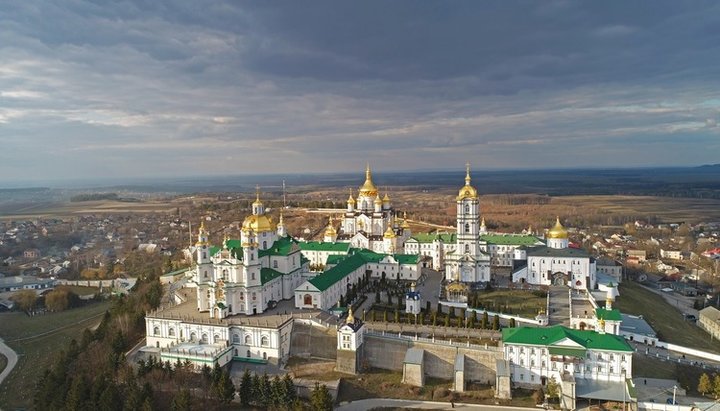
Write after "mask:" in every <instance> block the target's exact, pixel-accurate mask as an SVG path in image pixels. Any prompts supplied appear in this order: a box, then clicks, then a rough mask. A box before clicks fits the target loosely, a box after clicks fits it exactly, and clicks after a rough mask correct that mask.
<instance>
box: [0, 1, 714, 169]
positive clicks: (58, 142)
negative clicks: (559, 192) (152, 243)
mask: <svg viewBox="0 0 720 411" xmlns="http://www.w3.org/2000/svg"><path fill="white" fill-rule="evenodd" d="M718 16H720V5H719V4H717V3H716V2H711V1H698V2H692V3H681V2H675V1H652V2H649V1H648V2H630V3H628V2H621V1H610V2H570V1H549V2H535V1H514V2H506V1H498V2H477V1H458V2H415V1H412V2H411V1H394V2H384V1H383V2H380V1H369V2H368V1H365V2H336V1H327V2H312V3H306V2H295V1H286V2H243V3H237V2H221V1H207V2H194V1H185V2H176V1H172V2H169V1H168V2H163V1H117V2H110V3H108V2H81V1H71V0H68V1H63V2H55V3H40V2H34V1H24V2H14V3H11V4H8V5H6V6H5V7H3V9H2V10H0V38H2V39H3V42H1V43H0V144H3V147H4V149H3V150H0V172H1V173H2V175H3V176H4V177H3V178H4V179H8V180H12V179H19V178H29V179H42V178H46V177H47V176H50V175H52V176H53V177H68V178H71V177H72V178H75V177H84V176H86V175H88V174H90V175H96V176H138V175H144V174H147V173H151V174H155V175H168V174H169V175H171V174H192V173H209V174H228V173H232V172H238V173H244V172H278V171H281V172H292V171H297V170H303V169H305V168H307V164H314V166H313V169H317V170H318V171H335V170H339V169H345V168H347V167H355V168H362V165H363V164H364V163H365V161H366V160H367V159H370V160H373V159H375V160H376V161H375V162H376V163H378V164H376V167H378V168H379V169H383V168H385V169H409V168H424V167H425V165H426V164H432V165H433V168H450V167H461V165H462V164H463V163H464V162H465V159H466V158H470V159H473V162H476V163H477V164H478V166H481V167H493V168H495V167H497V168H515V167H543V166H547V165H548V164H552V165H553V166H558V165H562V166H583V165H592V166H598V165H609V166H623V165H627V166H632V165H653V164H663V165H666V164H696V163H703V162H711V161H716V159H714V156H713V153H717V152H718V149H720V142H719V141H720V139H718V134H720V129H719V128H718V127H716V124H717V118H718V117H719V114H720V99H718V98H717V95H718V86H719V84H718V83H719V82H720V77H719V76H718V75H717V69H716V67H717V66H718V59H719V57H718V56H720V50H718V48H719V47H720V24H719V23H720V21H719V20H720V17H718ZM598 153H602V154H603V155H602V156H600V157H599V156H598ZM599 158H601V159H602V164H598V161H599ZM138 164H142V165H143V166H142V167H138V166H137V165H138Z"/></svg>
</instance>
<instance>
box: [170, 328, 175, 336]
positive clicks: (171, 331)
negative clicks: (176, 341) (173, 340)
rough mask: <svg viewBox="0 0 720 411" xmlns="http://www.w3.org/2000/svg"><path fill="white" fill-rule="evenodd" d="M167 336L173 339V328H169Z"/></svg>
mask: <svg viewBox="0 0 720 411" xmlns="http://www.w3.org/2000/svg"><path fill="white" fill-rule="evenodd" d="M168 335H169V336H171V337H174V336H175V329H174V328H170V329H169V330H168Z"/></svg>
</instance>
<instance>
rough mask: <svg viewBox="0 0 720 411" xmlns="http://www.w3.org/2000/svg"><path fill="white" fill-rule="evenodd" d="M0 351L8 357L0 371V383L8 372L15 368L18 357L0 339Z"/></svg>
mask: <svg viewBox="0 0 720 411" xmlns="http://www.w3.org/2000/svg"><path fill="white" fill-rule="evenodd" d="M0 353H2V355H4V356H6V357H7V359H8V363H7V366H6V367H5V369H4V370H3V371H2V372H1V373H0V384H2V382H3V381H4V380H5V378H6V377H7V376H8V375H9V374H10V371H12V370H13V368H15V365H16V364H17V361H18V357H17V354H16V353H15V351H13V350H12V349H11V348H10V347H8V346H7V345H6V344H5V342H4V341H3V340H2V339H0Z"/></svg>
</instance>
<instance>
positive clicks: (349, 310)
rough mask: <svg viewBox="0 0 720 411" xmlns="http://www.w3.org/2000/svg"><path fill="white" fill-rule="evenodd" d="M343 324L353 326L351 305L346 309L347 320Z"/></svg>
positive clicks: (353, 317)
mask: <svg viewBox="0 0 720 411" xmlns="http://www.w3.org/2000/svg"><path fill="white" fill-rule="evenodd" d="M345 323H346V324H355V316H353V312H352V304H350V307H349V309H348V316H347V319H346V320H345Z"/></svg>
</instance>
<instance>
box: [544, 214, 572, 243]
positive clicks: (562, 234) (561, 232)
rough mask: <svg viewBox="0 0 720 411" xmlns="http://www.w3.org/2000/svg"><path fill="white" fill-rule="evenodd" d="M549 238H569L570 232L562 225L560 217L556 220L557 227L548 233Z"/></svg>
mask: <svg viewBox="0 0 720 411" xmlns="http://www.w3.org/2000/svg"><path fill="white" fill-rule="evenodd" d="M547 238H568V232H567V230H566V229H565V227H563V225H562V224H560V217H558V218H557V219H556V220H555V225H554V226H553V228H551V229H550V230H549V231H548V233H547Z"/></svg>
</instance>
